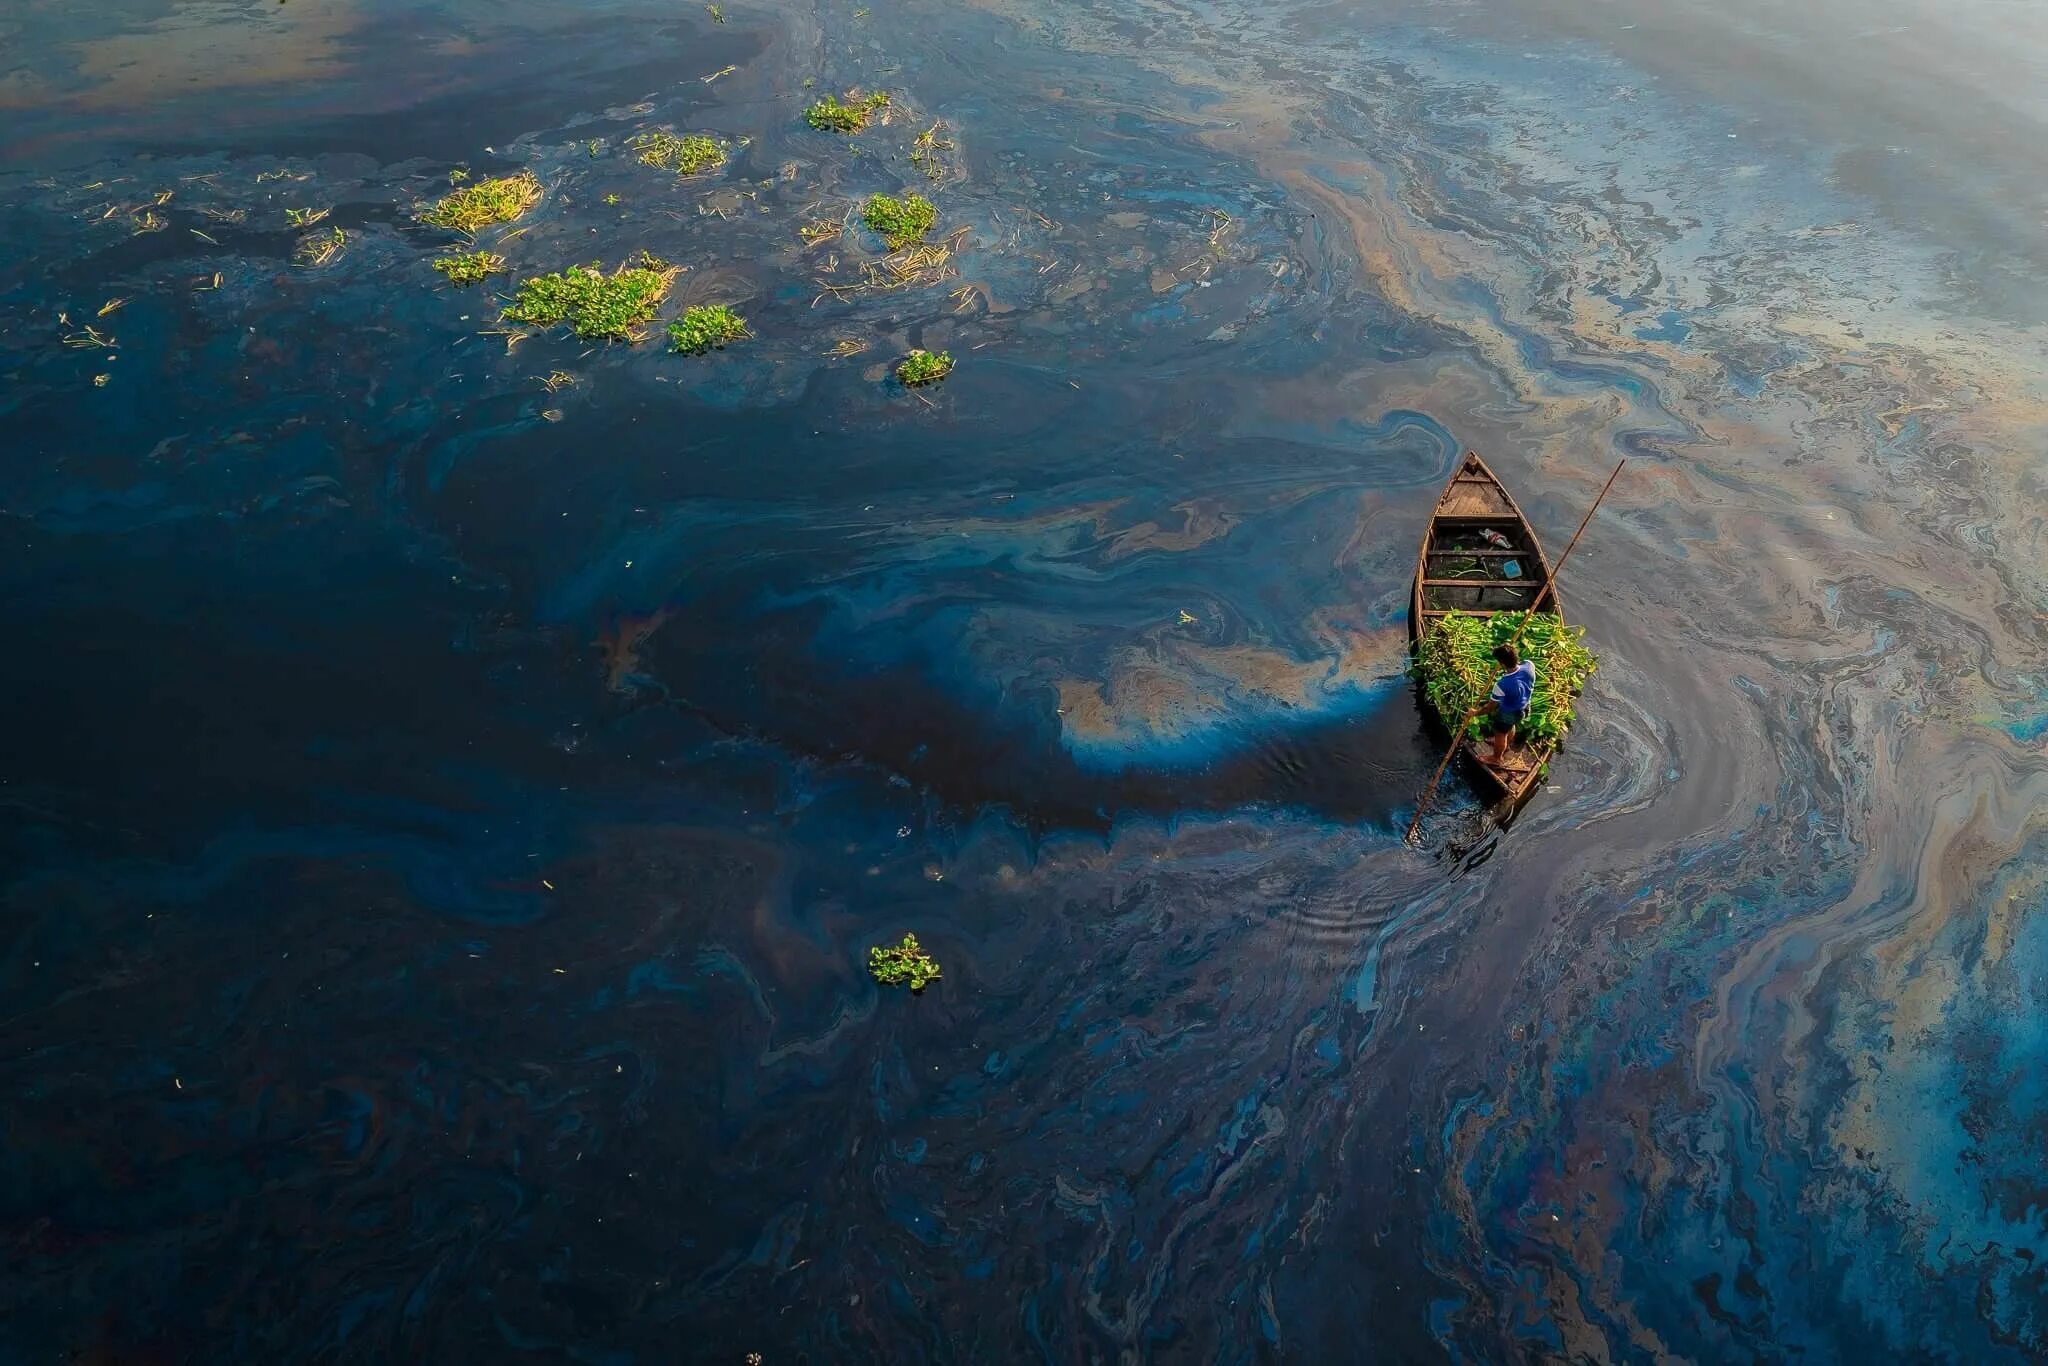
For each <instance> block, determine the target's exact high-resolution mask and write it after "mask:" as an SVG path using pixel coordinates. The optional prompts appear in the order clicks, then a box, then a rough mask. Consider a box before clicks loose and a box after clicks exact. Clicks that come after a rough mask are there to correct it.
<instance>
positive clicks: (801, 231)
mask: <svg viewBox="0 0 2048 1366" xmlns="http://www.w3.org/2000/svg"><path fill="white" fill-rule="evenodd" d="M844 231H846V224H845V223H844V222H842V221H840V220H839V219H836V218H813V219H812V220H811V221H810V222H808V223H805V224H802V225H801V226H799V227H798V228H797V230H796V235H797V236H798V237H801V238H802V239H803V243H804V245H805V246H807V247H815V246H817V245H818V243H820V242H830V241H831V240H833V239H834V238H836V237H837V236H839V234H840V233H842V232H844Z"/></svg>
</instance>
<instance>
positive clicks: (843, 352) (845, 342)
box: [825, 337, 869, 360]
mask: <svg viewBox="0 0 2048 1366" xmlns="http://www.w3.org/2000/svg"><path fill="white" fill-rule="evenodd" d="M868 345H869V344H868V342H867V341H866V340H865V339H864V338H861V337H841V338H840V339H839V340H838V341H836V342H834V343H833V344H832V349H831V350H830V351H827V352H826V353H825V354H826V355H828V356H837V357H839V358H840V359H841V360H844V359H845V358H846V357H848V356H858V355H859V354H860V353H861V352H863V351H865V350H867V349H868Z"/></svg>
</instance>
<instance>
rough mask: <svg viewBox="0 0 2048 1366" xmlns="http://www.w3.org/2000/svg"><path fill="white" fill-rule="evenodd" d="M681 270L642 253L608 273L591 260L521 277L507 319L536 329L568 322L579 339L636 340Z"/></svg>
mask: <svg viewBox="0 0 2048 1366" xmlns="http://www.w3.org/2000/svg"><path fill="white" fill-rule="evenodd" d="M680 273H681V272H680V270H679V269H678V268H677V267H675V266H672V265H669V264H668V263H666V262H664V261H660V260H657V259H656V258H654V257H652V256H649V255H647V254H646V253H644V252H643V253H642V254H641V255H640V257H639V258H638V259H637V260H635V261H632V262H629V263H628V264H626V265H623V266H620V267H619V268H618V269H617V270H615V271H613V272H612V273H611V274H609V275H607V274H605V273H604V270H603V268H602V267H600V266H599V265H597V264H596V263H595V262H593V263H591V264H590V265H587V266H571V267H569V268H568V269H567V270H565V271H562V272H560V273H559V274H555V275H536V276H534V277H533V278H532V279H530V280H521V281H520V282H519V292H518V294H517V295H515V296H514V298H513V300H512V302H511V303H510V304H509V305H507V306H506V309H505V318H506V320H507V321H509V322H515V323H532V324H534V325H535V326H537V327H553V326H555V325H556V324H558V323H567V324H568V325H569V327H570V328H571V329H572V330H573V331H574V332H575V333H576V335H577V336H579V337H610V338H614V339H616V340H619V341H639V340H640V339H641V338H642V337H644V336H645V335H646V332H645V331H644V330H643V329H644V328H645V325H646V324H647V323H649V322H652V321H653V320H654V314H655V310H657V309H659V308H660V307H661V301H662V300H663V299H665V298H667V297H668V291H669V286H670V285H672V284H674V283H675V278H676V276H677V275H678V274H680Z"/></svg>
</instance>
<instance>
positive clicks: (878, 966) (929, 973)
mask: <svg viewBox="0 0 2048 1366" xmlns="http://www.w3.org/2000/svg"><path fill="white" fill-rule="evenodd" d="M868 971H869V972H871V973H873V974H874V975H875V980H876V981H877V982H880V983H881V984H882V985H883V986H885V987H893V986H901V985H906V984H907V985H908V986H909V987H910V989H911V990H912V991H923V990H924V989H925V988H926V987H928V986H930V985H931V984H932V983H933V982H936V981H937V980H938V979H939V965H938V962H937V960H935V959H934V958H932V956H931V955H930V954H928V953H926V952H925V951H924V950H923V949H922V948H920V947H918V943H917V936H916V935H914V934H906V935H904V936H903V942H902V943H901V944H898V945H895V946H894V947H893V948H885V947H883V946H881V945H876V946H875V947H874V948H871V949H869V950H868Z"/></svg>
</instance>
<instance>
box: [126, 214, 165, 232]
mask: <svg viewBox="0 0 2048 1366" xmlns="http://www.w3.org/2000/svg"><path fill="white" fill-rule="evenodd" d="M169 226H170V223H169V222H168V221H167V220H165V219H164V218H163V217H162V215H160V214H158V213H157V211H156V210H155V209H144V210H143V211H142V212H141V213H139V214H137V215H135V231H136V232H138V233H144V232H162V231H163V230H164V229H165V228H167V227H169Z"/></svg>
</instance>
